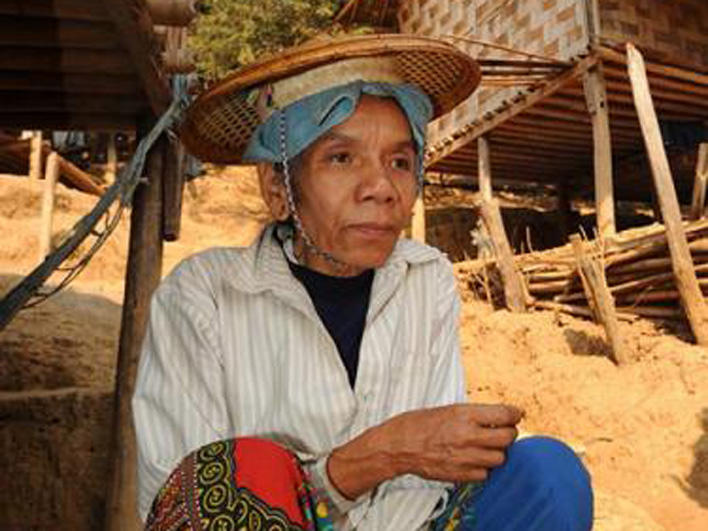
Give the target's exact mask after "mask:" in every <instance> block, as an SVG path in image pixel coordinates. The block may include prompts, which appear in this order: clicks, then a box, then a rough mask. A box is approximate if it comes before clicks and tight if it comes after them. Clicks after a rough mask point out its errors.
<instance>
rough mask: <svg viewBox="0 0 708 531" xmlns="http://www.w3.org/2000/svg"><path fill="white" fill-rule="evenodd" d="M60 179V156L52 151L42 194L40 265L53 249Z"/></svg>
mask: <svg viewBox="0 0 708 531" xmlns="http://www.w3.org/2000/svg"><path fill="white" fill-rule="evenodd" d="M58 179H59V155H58V154H57V153H56V152H54V151H52V152H51V153H50V154H49V156H48V157H47V167H46V171H45V174H44V192H43V194H42V215H41V216H42V217H41V221H40V225H39V226H40V232H39V263H42V262H44V259H45V258H46V256H47V255H48V254H49V253H50V251H51V248H52V217H53V216H54V194H55V192H56V185H57V180H58Z"/></svg>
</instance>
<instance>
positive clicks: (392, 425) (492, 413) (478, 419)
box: [327, 404, 522, 499]
mask: <svg viewBox="0 0 708 531" xmlns="http://www.w3.org/2000/svg"><path fill="white" fill-rule="evenodd" d="M521 416H522V412H521V411H520V410H519V409H517V408H515V407H513V406H506V405H501V404H497V405H475V404H456V405H451V406H442V407H437V408H430V409H421V410H418V411H411V412H408V413H403V414H401V415H398V416H396V417H393V418H392V419H390V420H388V421H386V422H384V423H383V424H381V425H379V426H376V427H374V428H371V429H369V430H367V431H365V432H364V433H362V434H361V435H359V436H358V437H356V438H354V439H352V440H351V441H349V442H348V443H346V444H344V445H342V446H340V447H338V448H335V449H334V450H333V451H332V453H331V454H330V457H329V460H328V463H327V472H328V474H329V479H330V481H331V482H332V484H333V485H334V486H335V487H336V488H337V489H338V490H339V491H340V492H341V493H342V495H344V496H345V497H346V498H349V499H354V498H357V497H358V496H360V495H361V494H363V493H365V492H367V491H369V490H371V489H373V488H374V487H376V486H377V485H378V484H379V483H382V482H383V481H386V480H388V479H392V478H394V477H397V476H401V475H403V474H416V475H418V476H420V477H423V478H426V479H434V480H439V481H479V480H483V479H485V478H486V477H487V473H488V471H489V469H491V468H494V467H496V466H499V465H501V464H502V463H503V462H504V449H505V448H506V447H507V446H508V445H509V444H511V443H512V442H513V441H514V439H515V438H516V435H517V431H516V428H515V426H516V424H517V423H518V422H519V420H520V419H521Z"/></svg>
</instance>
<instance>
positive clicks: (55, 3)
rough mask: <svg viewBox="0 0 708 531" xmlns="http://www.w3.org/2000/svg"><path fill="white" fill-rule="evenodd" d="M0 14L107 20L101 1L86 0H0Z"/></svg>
mask: <svg viewBox="0 0 708 531" xmlns="http://www.w3.org/2000/svg"><path fill="white" fill-rule="evenodd" d="M0 15H20V16H26V17H27V16H32V17H50V18H61V19H75V20H90V21H105V20H108V14H107V13H106V11H105V9H104V8H103V6H102V5H101V2H96V1H89V2H87V1H86V0H0Z"/></svg>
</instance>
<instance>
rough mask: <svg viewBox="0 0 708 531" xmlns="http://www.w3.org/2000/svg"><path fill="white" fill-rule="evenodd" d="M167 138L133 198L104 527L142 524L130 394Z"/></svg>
mask: <svg viewBox="0 0 708 531" xmlns="http://www.w3.org/2000/svg"><path fill="white" fill-rule="evenodd" d="M164 149H165V144H164V142H163V141H158V142H157V143H156V144H155V145H154V146H153V148H152V150H151V151H150V153H149V155H148V161H147V173H148V181H147V183H146V184H142V185H140V186H139V187H138V188H137V190H136V192H135V196H134V199H133V209H132V213H131V219H130V244H129V254H128V267H127V270H126V284H125V295H124V300H123V316H122V320H121V332H120V345H119V348H118V365H117V370H116V379H115V381H116V384H115V385H116V392H115V402H114V411H113V446H112V452H111V456H112V459H111V466H112V469H113V470H112V482H111V485H110V489H109V494H108V499H107V510H106V529H107V530H109V531H128V530H137V529H140V528H141V527H142V526H140V523H139V518H138V513H137V509H136V503H137V488H136V472H137V452H136V446H135V433H134V429H133V422H132V415H131V408H130V400H131V398H132V395H133V390H134V387H135V376H136V373H137V366H138V357H139V354H140V345H141V343H142V340H143V336H144V335H145V329H146V327H147V322H148V315H149V306H150V297H151V296H152V292H153V291H154V290H155V288H156V287H157V285H158V283H159V282H160V274H161V270H162V177H163V157H164Z"/></svg>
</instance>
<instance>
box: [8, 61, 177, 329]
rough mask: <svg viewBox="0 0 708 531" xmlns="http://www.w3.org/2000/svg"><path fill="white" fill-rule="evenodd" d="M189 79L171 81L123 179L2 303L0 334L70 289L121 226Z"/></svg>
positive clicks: (174, 121)
mask: <svg viewBox="0 0 708 531" xmlns="http://www.w3.org/2000/svg"><path fill="white" fill-rule="evenodd" d="M187 88H188V78H187V76H185V75H175V76H174V77H173V78H172V95H173V100H172V104H171V105H170V107H169V108H168V109H167V110H166V111H165V113H164V114H163V115H162V116H161V117H160V119H159V120H158V121H157V123H156V124H155V125H154V126H153V128H152V129H151V130H150V132H149V133H148V134H147V135H146V136H145V137H144V138H143V139H142V140H141V141H140V143H139V144H138V147H137V149H136V150H135V153H134V154H133V157H132V158H131V160H130V162H129V163H128V165H127V166H126V167H125V168H123V170H122V171H121V174H120V176H119V177H118V179H116V181H115V182H114V183H113V184H112V185H111V186H110V187H109V188H108V189H107V190H106V191H105V193H104V194H103V196H102V197H101V199H100V200H99V201H98V202H97V203H96V205H95V206H94V207H93V209H92V210H91V211H90V212H89V213H88V214H86V215H85V216H84V217H83V218H81V219H80V220H79V221H77V222H76V224H75V225H74V227H73V228H72V229H71V231H70V232H69V235H68V236H67V237H66V239H65V240H64V241H63V242H62V243H61V244H60V245H59V246H58V247H57V248H56V249H55V250H54V251H53V252H52V253H50V254H49V255H47V257H46V258H45V259H44V262H42V263H41V264H40V265H39V266H37V267H36V268H35V269H34V270H33V271H32V272H31V273H30V274H29V275H28V276H27V277H25V279H24V280H22V282H20V283H19V284H18V285H17V286H15V287H14V288H13V289H12V290H11V291H10V292H9V293H8V294H7V295H6V296H5V297H4V298H3V299H2V301H0V331H2V330H3V329H4V328H5V327H6V326H7V325H8V324H9V323H10V322H11V321H12V319H13V318H14V316H15V315H16V314H17V312H19V311H20V310H22V309H25V308H31V307H33V306H36V305H38V304H40V303H42V302H44V301H45V300H47V299H48V298H49V297H51V296H52V295H54V294H56V293H58V292H59V291H61V290H62V289H64V288H65V287H66V286H68V285H69V284H70V283H71V282H72V281H73V280H74V279H75V278H76V277H77V276H78V275H79V273H81V271H83V270H84V268H85V267H86V266H87V265H88V263H89V262H90V261H91V258H93V257H94V256H95V254H96V253H97V252H98V250H99V249H100V248H101V247H102V246H103V244H104V243H105V242H106V241H107V240H108V238H109V237H110V235H111V234H112V233H113V231H114V230H115V229H116V227H117V226H118V224H119V223H120V219H121V216H122V214H123V211H124V210H125V208H126V207H127V206H129V205H130V204H131V202H132V200H133V195H134V193H135V189H136V188H137V186H138V185H139V184H140V183H142V182H146V181H145V179H143V178H141V175H142V172H143V168H144V166H145V160H146V159H147V154H148V152H149V151H150V148H151V147H152V146H153V144H154V143H155V142H156V141H157V139H158V138H159V137H160V136H161V135H162V134H163V133H165V132H167V133H168V134H174V133H173V132H172V128H173V127H174V126H175V125H176V124H177V123H179V120H180V119H181V117H182V114H183V112H184V110H185V109H186V108H187V106H188V105H189V95H188V91H187ZM116 200H118V201H119V202H118V207H117V208H116V209H115V211H114V212H113V213H111V212H110V207H111V206H112V205H113V203H114V202H115V201H116ZM102 217H103V218H104V220H105V221H104V227H103V230H102V231H100V232H98V231H96V230H95V228H94V227H95V226H96V225H97V224H98V222H99V221H100V219H101V218H102ZM92 235H93V236H95V237H96V239H95V240H94V242H93V244H92V245H91V247H90V248H89V249H88V250H87V251H86V252H84V253H83V255H82V256H81V258H79V259H78V261H77V262H76V263H75V264H73V265H72V266H69V267H61V265H62V263H63V262H64V261H65V260H66V259H67V258H68V257H69V256H70V255H71V254H72V253H73V252H74V251H75V250H76V249H77V248H78V247H79V245H81V243H83V241H84V240H85V239H86V238H88V237H89V236H92ZM55 271H61V272H64V273H66V274H65V276H64V278H63V279H62V280H61V281H60V282H59V284H57V286H55V287H53V288H52V289H51V290H49V291H45V292H41V291H40V289H41V287H42V285H43V284H44V282H45V281H46V280H47V278H49V276H50V275H51V274H52V273H54V272H55Z"/></svg>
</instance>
